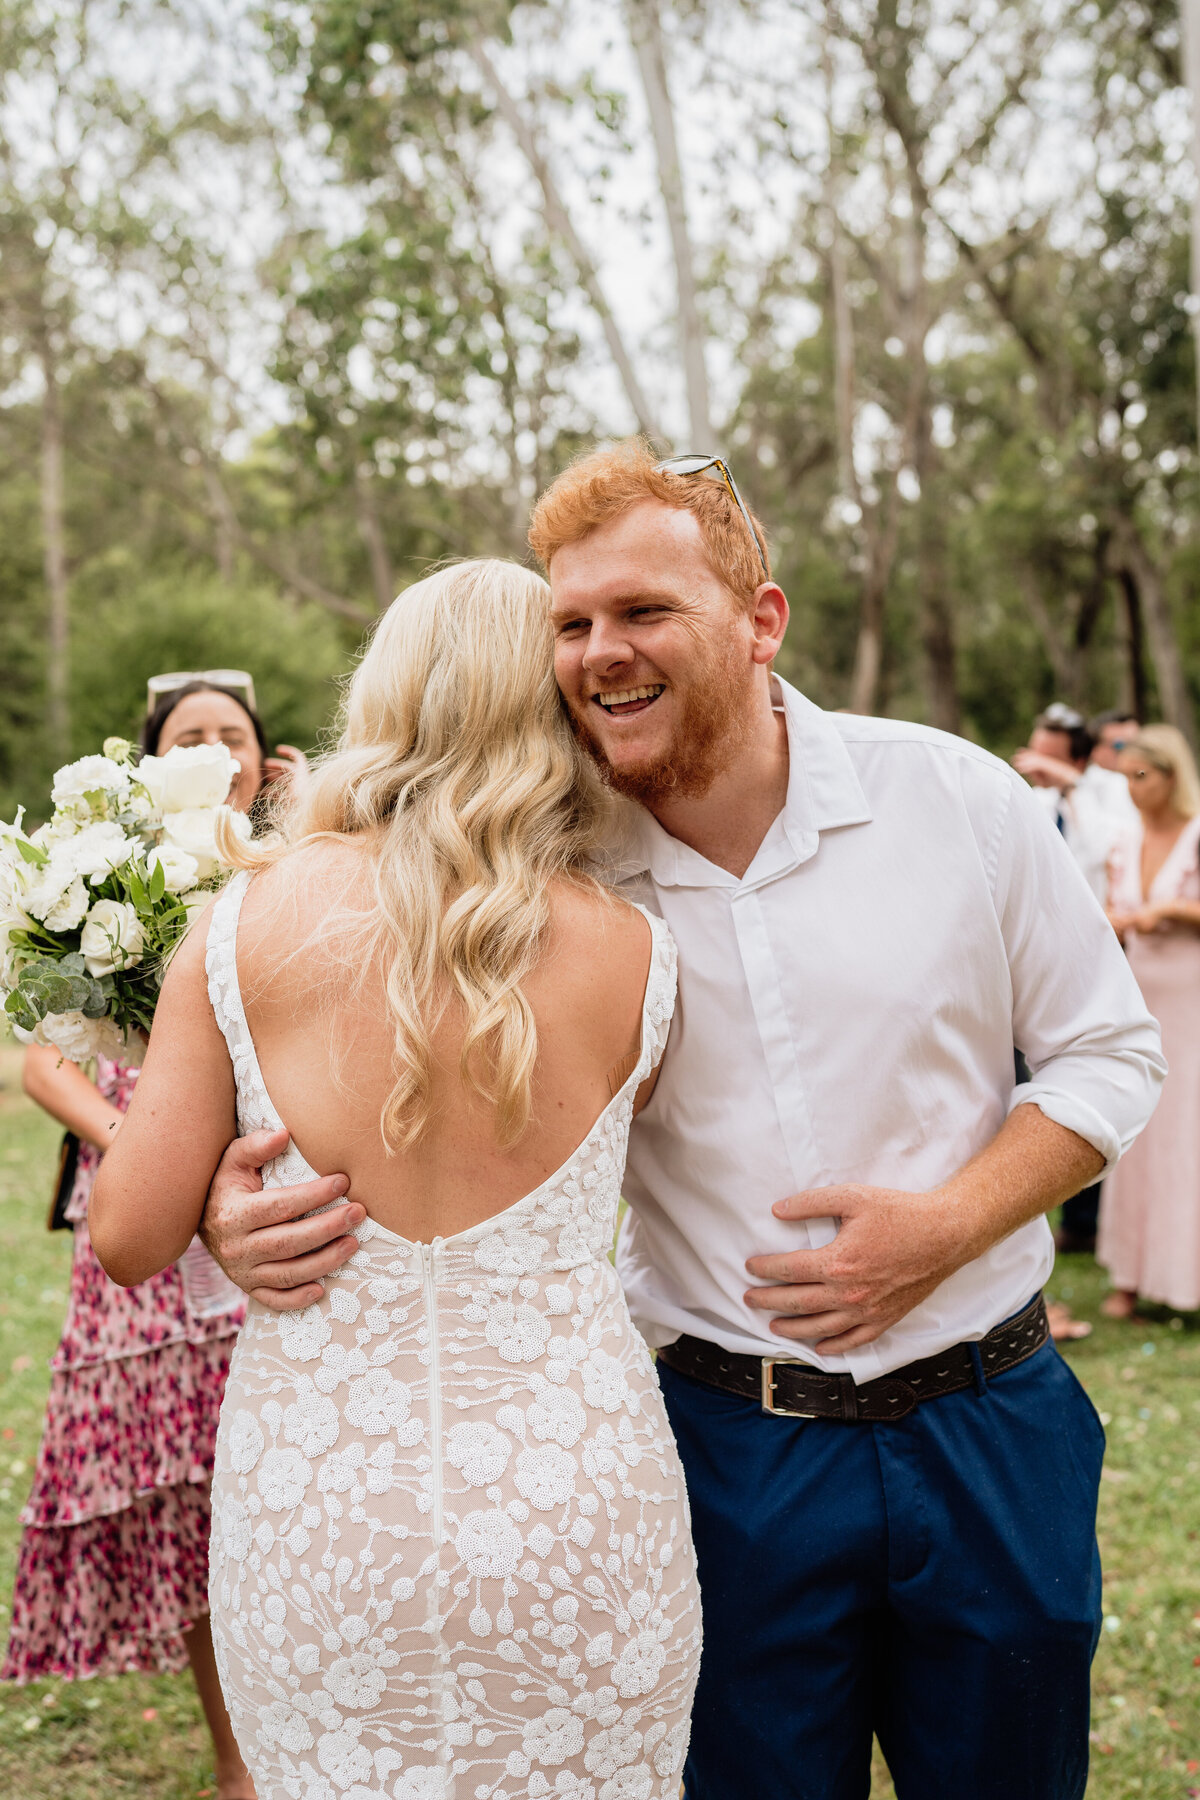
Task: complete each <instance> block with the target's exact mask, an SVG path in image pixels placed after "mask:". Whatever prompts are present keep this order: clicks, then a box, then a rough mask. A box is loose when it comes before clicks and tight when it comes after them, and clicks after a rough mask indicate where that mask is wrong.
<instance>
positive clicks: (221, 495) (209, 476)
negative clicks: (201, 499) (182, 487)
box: [204, 459, 237, 581]
mask: <svg viewBox="0 0 1200 1800" xmlns="http://www.w3.org/2000/svg"><path fill="white" fill-rule="evenodd" d="M204 486H205V489H206V490H207V493H208V504H209V506H210V508H211V509H212V519H213V534H214V538H215V542H214V544H213V555H214V559H215V561H216V565H217V573H218V574H219V575H220V577H221V580H222V581H232V580H233V576H234V570H235V567H236V560H237V559H236V540H237V526H236V521H235V519H234V517H233V508H232V507H231V505H230V504H229V495H228V494H227V493H226V492H225V489H224V487H223V485H222V483H221V481H220V479H219V477H218V475H217V472H216V470H215V469H214V468H213V466H212V464H211V463H210V462H209V461H208V460H207V459H206V460H205V463H204Z"/></svg>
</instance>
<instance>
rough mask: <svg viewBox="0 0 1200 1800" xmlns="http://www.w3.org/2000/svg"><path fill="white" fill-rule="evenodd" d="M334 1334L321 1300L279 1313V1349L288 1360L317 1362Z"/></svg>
mask: <svg viewBox="0 0 1200 1800" xmlns="http://www.w3.org/2000/svg"><path fill="white" fill-rule="evenodd" d="M332 1335H333V1333H332V1331H331V1329H330V1325H329V1320H328V1319H327V1318H326V1317H325V1309H324V1308H323V1307H322V1306H321V1304H320V1302H319V1301H318V1302H317V1303H316V1304H315V1305H313V1306H304V1307H301V1309H300V1311H299V1312H290V1313H280V1315H279V1349H280V1353H281V1355H282V1356H284V1357H285V1359H286V1360H287V1361H288V1362H315V1361H316V1359H317V1357H318V1356H320V1354H321V1352H322V1350H323V1349H324V1348H325V1346H326V1344H327V1343H328V1342H329V1340H330V1338H331V1336H332Z"/></svg>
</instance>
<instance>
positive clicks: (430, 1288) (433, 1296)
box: [421, 1238, 442, 1550]
mask: <svg viewBox="0 0 1200 1800" xmlns="http://www.w3.org/2000/svg"><path fill="white" fill-rule="evenodd" d="M438 1242H439V1240H438V1239H437V1238H434V1240H433V1242H432V1244H422V1245H421V1266H422V1270H423V1272H424V1277H425V1322H426V1326H427V1328H428V1331H429V1440H430V1442H429V1449H430V1454H431V1456H432V1457H433V1468H432V1470H431V1480H432V1484H433V1485H432V1489H431V1500H432V1511H433V1517H432V1525H433V1542H434V1546H435V1548H436V1549H438V1550H440V1549H441V1547H442V1379H441V1366H440V1362H439V1354H438V1315H437V1279H436V1273H435V1266H436V1258H437V1247H438Z"/></svg>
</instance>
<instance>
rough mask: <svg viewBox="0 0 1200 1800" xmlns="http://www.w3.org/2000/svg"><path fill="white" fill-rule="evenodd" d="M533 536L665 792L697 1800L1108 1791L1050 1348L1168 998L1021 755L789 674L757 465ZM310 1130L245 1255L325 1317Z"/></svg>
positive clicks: (247, 1203)
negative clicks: (1074, 1262) (866, 713)
mask: <svg viewBox="0 0 1200 1800" xmlns="http://www.w3.org/2000/svg"><path fill="white" fill-rule="evenodd" d="M530 541H531V544H532V545H533V548H534V550H535V552H536V553H537V555H538V556H539V558H540V559H541V560H542V562H543V564H544V565H545V567H546V569H547V572H548V574H549V578H550V583H551V589H552V596H553V600H552V624H553V631H554V646H555V650H554V654H555V667H556V672H557V676H558V682H559V686H560V688H561V690H562V695H563V701H564V704H565V706H566V708H567V710H568V713H569V715H570V717H571V720H572V722H573V724H574V727H575V730H576V731H577V732H578V734H579V736H580V738H581V739H582V741H583V742H584V743H585V744H586V745H587V746H588V748H589V750H590V751H591V753H592V755H593V756H594V757H595V758H596V760H597V762H598V764H599V765H600V767H601V768H602V769H603V770H604V772H605V775H606V777H607V779H608V781H609V782H610V784H611V785H612V787H613V788H614V789H616V790H617V791H618V792H619V793H620V794H623V795H624V796H626V798H627V800H628V802H629V804H628V806H627V807H626V809H625V813H626V819H625V823H626V826H627V830H626V832H625V836H624V841H623V842H622V843H621V845H619V846H614V859H615V872H616V874H617V876H618V878H620V879H621V880H622V881H623V882H625V883H626V884H627V888H626V891H627V892H629V893H630V895H631V897H634V898H637V899H640V900H642V901H644V902H645V903H646V904H648V905H649V906H651V907H652V908H654V909H655V910H657V911H658V912H659V913H661V914H662V916H663V917H664V918H665V919H666V920H667V922H668V923H669V925H670V926H671V929H672V931H673V933H674V935H675V938H676V941H677V943H678V946H679V954H680V989H679V1006H678V1010H677V1012H676V1015H675V1022H674V1025H673V1028H672V1034H671V1039H670V1043H669V1046H668V1049H667V1054H666V1058H665V1061H664V1064H663V1069H662V1073H661V1076H660V1079H659V1083H658V1087H657V1090H656V1092H655V1094H654V1097H653V1099H652V1100H651V1101H650V1103H649V1105H648V1106H647V1107H646V1108H645V1110H644V1111H643V1112H642V1114H641V1115H640V1116H639V1118H638V1120H637V1121H636V1122H635V1125H634V1128H633V1135H632V1140H631V1145H630V1153H629V1163H628V1172H627V1179H626V1193H627V1197H628V1199H629V1202H630V1207H631V1213H630V1217H629V1219H628V1220H627V1223H626V1228H625V1230H624V1231H623V1233H622V1237H621V1242H620V1245H619V1249H618V1262H619V1267H620V1269H621V1272H622V1275H623V1278H624V1281H625V1286H626V1292H627V1294H628V1298H629V1303H630V1307H631V1310H632V1312H633V1314H634V1317H635V1318H636V1319H637V1321H638V1323H639V1324H640V1325H641V1327H642V1329H643V1331H644V1333H645V1335H646V1337H647V1339H648V1341H649V1342H650V1343H651V1344H652V1345H653V1346H654V1347H655V1348H656V1349H657V1350H658V1353H659V1370H660V1377H661V1381H662V1387H663V1391H664V1394H665V1396H666V1400H667V1405H668V1409H669V1411H670V1415H671V1420H672V1424H673V1426H674V1429H675V1431H676V1434H677V1438H678V1442H679V1448H680V1451H681V1453H682V1456H683V1460H684V1466H685V1469H686V1472H687V1478H688V1488H689V1494H690V1498H691V1508H692V1519H693V1526H694V1531H695V1539H696V1549H697V1555H698V1559H699V1571H700V1580H701V1590H702V1596H703V1605H704V1632H705V1645H704V1657H703V1664H702V1668H701V1675H700V1686H699V1690H698V1692H697V1697H696V1706H695V1712H694V1717H693V1735H692V1749H691V1753H690V1757H689V1761H688V1766H687V1771H686V1789H687V1795H688V1800H747V1797H748V1796H751V1795H753V1796H756V1797H757V1796H760V1795H761V1796H764V1797H766V1796H770V1800H864V1797H865V1796H866V1795H867V1793H868V1791H869V1787H870V1761H871V1740H872V1735H873V1734H877V1735H878V1737H879V1739H880V1742H881V1744H882V1745H883V1749H884V1752H885V1754H886V1756H887V1759H888V1762H889V1766H890V1768H891V1771H892V1775H893V1779H894V1781H895V1784H896V1790H897V1793H898V1795H899V1796H900V1797H901V1800H967V1797H968V1796H969V1797H970V1800H1080V1796H1082V1794H1083V1791H1084V1787H1085V1784H1086V1779H1087V1738H1088V1707H1089V1668H1090V1661H1091V1657H1092V1654H1093V1651H1094V1649H1095V1645H1096V1640H1097V1634H1098V1627H1099V1616H1100V1615H1099V1609H1100V1580H1099V1563H1098V1557H1097V1552H1096V1544H1095V1505H1096V1495H1097V1489H1098V1482H1099V1474H1100V1462H1101V1456H1102V1453H1103V1432H1102V1431H1101V1429H1100V1425H1099V1423H1098V1421H1097V1418H1096V1415H1095V1412H1094V1410H1093V1409H1092V1407H1091V1405H1090V1403H1089V1402H1088V1400H1087V1398H1086V1396H1085V1395H1084V1393H1083V1390H1082V1389H1081V1388H1080V1386H1079V1384H1078V1382H1077V1381H1076V1380H1075V1378H1074V1376H1073V1375H1072V1374H1071V1372H1070V1370H1069V1369H1068V1367H1067V1365H1066V1364H1065V1363H1064V1362H1063V1361H1062V1360H1061V1358H1060V1357H1059V1355H1058V1353H1057V1351H1056V1350H1055V1348H1054V1346H1053V1344H1052V1343H1050V1341H1049V1338H1048V1333H1047V1328H1046V1319H1045V1309H1044V1306H1043V1304H1042V1300H1041V1295H1040V1289H1041V1285H1042V1283H1043V1281H1044V1280H1045V1278H1046V1276H1047V1274H1048V1273H1049V1270H1050V1267H1051V1264H1052V1260H1053V1249H1052V1243H1051V1238H1050V1232H1049V1228H1048V1226H1047V1224H1046V1220H1045V1216H1044V1215H1045V1214H1046V1212H1047V1211H1048V1210H1049V1209H1050V1208H1052V1207H1054V1206H1056V1205H1058V1204H1059V1203H1060V1202H1061V1201H1062V1200H1064V1199H1065V1198H1066V1197H1067V1196H1068V1195H1070V1194H1072V1193H1074V1192H1076V1191H1077V1190H1078V1189H1080V1188H1082V1187H1084V1186H1085V1185H1086V1184H1087V1183H1088V1182H1091V1181H1094V1180H1095V1179H1096V1178H1097V1177H1098V1176H1099V1175H1100V1174H1101V1172H1102V1171H1103V1170H1104V1169H1106V1168H1110V1167H1111V1166H1112V1165H1113V1163H1114V1162H1115V1161H1116V1160H1117V1158H1118V1157H1119V1156H1120V1154H1121V1153H1122V1151H1123V1150H1124V1149H1125V1148H1127V1146H1128V1145H1129V1144H1130V1143H1131V1142H1132V1140H1133V1139H1134V1138H1135V1137H1136V1135H1137V1133H1138V1132H1139V1131H1140V1130H1141V1128H1142V1127H1143V1125H1144V1124H1145V1122H1146V1119H1147V1118H1148V1117H1149V1115H1150V1112H1151V1111H1152V1109H1153V1106H1154V1103H1155V1100H1156V1098H1157V1093H1158V1088H1159V1084H1160V1082H1161V1080H1162V1076H1163V1072H1164V1065H1163V1061H1162V1056H1161V1052H1160V1048H1159V1041H1158V1033H1157V1030H1156V1027H1155V1025H1154V1022H1153V1020H1152V1019H1151V1018H1150V1017H1149V1015H1148V1014H1147V1012H1146V1009H1145V1006H1144V1005H1143V1003H1142V1000H1141V997H1140V995H1139V993H1138V990H1137V987H1136V985H1135V983H1134V982H1133V980H1132V977H1131V976H1130V974H1129V972H1128V969H1127V967H1126V965H1125V961H1124V957H1123V956H1122V954H1121V951H1120V948H1119V946H1118V944H1117V942H1116V940H1115V938H1114V937H1113V934H1112V932H1111V931H1110V929H1109V928H1108V926H1107V923H1106V921H1105V919H1104V916H1103V914H1102V912H1101V911H1100V908H1099V907H1098V906H1097V904H1096V902H1095V901H1094V899H1093V898H1092V896H1091V895H1090V893H1089V892H1088V889H1087V886H1086V883H1085V882H1084V880H1083V878H1082V876H1081V875H1080V873H1079V871H1078V869H1077V868H1076V867H1075V864H1074V862H1073V861H1072V859H1071V857H1070V855H1069V853H1068V852H1067V850H1066V849H1065V846H1064V845H1063V842H1062V839H1061V837H1060V835H1059V834H1058V833H1057V832H1056V831H1055V830H1054V826H1053V823H1052V822H1051V821H1049V820H1047V819H1046V817H1045V816H1044V813H1043V811H1042V809H1041V808H1040V807H1039V806H1038V805H1037V803H1036V801H1035V800H1034V799H1033V797H1032V796H1031V794H1030V793H1029V791H1028V789H1027V788H1026V787H1025V784H1024V783H1023V782H1022V781H1021V780H1020V779H1019V777H1018V776H1017V775H1015V774H1014V773H1013V771H1012V770H1010V769H1008V768H1007V767H1006V766H1005V765H1004V764H1002V763H1000V762H998V761H997V760H996V759H995V758H993V757H991V756H989V755H987V754H986V753H985V752H983V751H981V750H979V749H978V748H976V747H975V746H974V745H972V744H969V743H967V742H965V741H963V740H962V739H959V738H954V737H949V736H947V735H945V734H943V733H940V732H936V731H932V730H927V729H925V728H923V727H921V726H915V725H908V724H902V723H898V722H897V721H894V720H891V719H861V718H851V717H846V716H843V715H834V714H827V713H823V712H821V711H820V710H819V709H818V708H817V707H816V706H814V705H813V704H812V703H811V702H810V701H809V700H807V699H805V698H804V696H803V695H801V694H800V693H798V692H797V691H796V690H795V689H794V688H792V687H790V686H789V685H788V684H787V683H786V682H785V681H783V680H781V679H780V678H779V677H778V675H776V674H775V673H774V670H773V664H774V660H775V657H776V655H777V653H778V650H779V647H780V645H781V643H782V641H783V635H784V631H785V628H786V625H787V618H788V607H787V601H786V599H785V597H784V595H783V593H782V591H781V590H780V588H779V586H778V585H777V584H776V583H775V582H774V581H773V580H772V578H771V573H770V565H769V559H768V554H767V546H766V540H765V537H764V534H763V532H762V529H761V527H760V526H759V525H758V523H757V521H755V520H754V519H753V518H752V516H751V515H750V514H749V512H748V511H747V509H746V508H745V506H744V504H743V502H742V500H741V497H740V495H739V494H738V492H737V488H736V486H735V484H734V481H733V477H732V475H731V474H730V472H729V470H728V467H727V465H726V464H725V463H724V462H723V461H722V460H720V459H717V458H708V457H692V458H680V459H673V460H672V461H670V462H668V463H665V464H663V463H659V462H658V461H656V459H655V458H654V457H653V456H652V454H651V453H650V452H649V450H648V449H647V447H646V446H644V445H642V444H633V445H627V446H619V447H617V448H614V449H608V450H601V451H597V452H596V453H594V454H593V455H591V456H588V457H585V458H584V459H582V460H581V461H580V462H579V463H577V464H575V465H574V466H573V467H572V468H570V469H568V470H567V471H566V472H565V473H564V474H563V475H562V476H560V478H559V479H558V481H556V482H555V483H554V485H553V486H552V487H551V488H550V490H549V491H548V493H547V494H545V495H544V496H543V498H542V500H541V501H540V502H539V503H538V506H537V507H536V509H535V512H534V515H533V522H532V529H531V533H530ZM580 954H581V955H584V954H586V946H582V945H581V946H580ZM1014 1044H1016V1045H1017V1046H1018V1047H1019V1048H1020V1049H1021V1050H1022V1051H1023V1053H1024V1055H1025V1058H1026V1060H1027V1063H1028V1066H1029V1068H1030V1069H1031V1071H1032V1075H1031V1077H1030V1079H1029V1080H1028V1081H1027V1082H1025V1083H1023V1084H1022V1085H1020V1086H1017V1087H1014V1082H1013V1046H1014ZM279 1147H280V1146H279V1143H278V1141H277V1140H276V1139H275V1138H269V1137H267V1136H266V1135H265V1134H258V1136H257V1137H252V1138H249V1139H246V1140H243V1141H242V1142H241V1143H240V1144H239V1145H237V1146H234V1147H232V1149H231V1151H230V1152H229V1153H227V1157H226V1162H225V1163H224V1164H223V1165H222V1171H221V1172H220V1173H219V1174H218V1177H217V1180H216V1182H215V1183H214V1190H213V1200H212V1202H211V1205H212V1207H213V1220H212V1223H211V1224H210V1228H209V1242H210V1244H211V1245H212V1246H213V1248H214V1249H215V1250H217V1251H218V1252H219V1253H220V1256H221V1260H222V1261H223V1262H224V1263H225V1265H226V1267H227V1268H228V1269H229V1270H230V1273H231V1274H233V1275H234V1277H235V1279H237V1280H239V1281H240V1283H241V1284H242V1285H243V1286H245V1287H247V1288H248V1289H250V1290H251V1291H255V1292H257V1293H258V1294H259V1295H260V1297H262V1298H264V1299H266V1300H267V1301H268V1303H270V1304H275V1305H287V1304H304V1303H306V1302H311V1301H312V1300H314V1299H316V1298H319V1294H320V1289H319V1286H318V1285H316V1284H317V1283H318V1282H319V1279H320V1277H321V1276H322V1275H323V1274H325V1273H327V1272H329V1271H330V1270H331V1269H332V1268H334V1267H336V1266H338V1264H340V1262H341V1261H342V1260H344V1258H345V1256H346V1255H347V1254H349V1253H350V1252H351V1251H352V1249H353V1247H354V1240H353V1239H346V1238H344V1237H341V1236H340V1235H339V1234H341V1233H344V1232H345V1231H346V1230H347V1229H348V1228H349V1227H350V1225H351V1224H352V1223H353V1222H354V1221H355V1220H356V1219H357V1218H359V1217H360V1216H361V1209H360V1208H356V1207H351V1206H349V1205H345V1206H341V1207H334V1209H333V1210H332V1211H331V1212H329V1213H328V1214H326V1215H324V1216H323V1217H321V1218H319V1219H309V1220H305V1221H303V1222H302V1223H299V1224H289V1223H279V1222H278V1221H280V1220H283V1219H284V1218H285V1217H286V1218H288V1219H295V1217H296V1216H297V1214H298V1213H299V1212H300V1211H301V1210H303V1209H304V1208H305V1207H312V1206H314V1205H319V1204H323V1203H325V1202H328V1201H331V1200H334V1199H336V1198H337V1197H338V1195H339V1194H340V1193H341V1192H344V1184H339V1182H338V1181H337V1180H336V1179H329V1180H327V1181H325V1182H321V1183H315V1184H310V1185H309V1186H308V1187H306V1188H303V1189H294V1190H287V1189H276V1190H274V1192H273V1193H272V1194H271V1195H270V1196H269V1197H263V1199H264V1200H266V1201H267V1204H266V1205H264V1204H262V1201H261V1200H260V1199H259V1197H257V1196H255V1195H254V1194H253V1193H252V1192H251V1191H250V1190H252V1189H253V1188H254V1186H255V1184H256V1179H257V1177H256V1172H255V1171H256V1168H257V1163H258V1162H260V1161H262V1160H264V1159H265V1157H267V1156H270V1155H273V1154H276V1153H277V1152H278V1150H279ZM285 1209H286V1212H285ZM330 1240H334V1241H330ZM297 1257H298V1260H288V1259H294V1258H297ZM298 1283H300V1284H306V1285H299V1286H298V1285H297V1284H298ZM289 1288H290V1289H291V1293H290V1296H289V1295H288V1294H286V1293H281V1292H280V1291H279V1290H281V1289H289ZM618 1478H619V1477H618ZM613 1547H614V1548H615V1547H616V1546H613ZM638 1693H639V1695H641V1696H642V1697H641V1698H639V1699H638V1700H637V1706H636V1707H635V1708H633V1709H632V1710H631V1709H630V1708H629V1707H628V1706H626V1707H625V1709H624V1712H623V1715H622V1726H621V1728H622V1729H626V1727H628V1728H629V1729H630V1730H633V1731H637V1730H639V1729H640V1728H641V1723H640V1722H641V1721H645V1720H648V1719H651V1718H652V1717H653V1694H652V1692H651V1693H646V1694H643V1693H642V1690H641V1689H639V1690H638ZM614 1696H615V1697H614V1708H617V1707H618V1702H619V1701H620V1700H621V1699H622V1698H624V1699H625V1700H628V1698H629V1696H628V1695H626V1694H625V1690H624V1689H620V1690H619V1691H618V1690H617V1689H614ZM618 1710H619V1708H618ZM635 1714H636V1716H635ZM550 1779H552V1777H551V1776H547V1777H546V1778H545V1779H544V1780H543V1778H542V1777H541V1776H540V1775H539V1776H538V1780H539V1781H540V1782H541V1785H540V1786H537V1787H535V1786H534V1785H533V1782H532V1778H531V1782H530V1785H529V1787H528V1789H527V1790H526V1789H525V1788H524V1787H522V1790H521V1791H522V1794H524V1793H526V1791H527V1792H528V1794H530V1795H533V1794H534V1793H543V1792H544V1793H548V1792H549V1791H550V1789H549V1786H548V1782H549V1780H550ZM610 1788H611V1790H612V1795H611V1797H610V1794H609V1789H610ZM626 1791H627V1790H626V1788H624V1787H621V1786H620V1778H619V1775H618V1776H614V1777H613V1778H612V1780H611V1781H607V1782H605V1783H604V1785H603V1789H602V1794H603V1800H616V1797H617V1796H618V1794H620V1795H623V1794H625V1793H626ZM628 1792H629V1794H630V1795H632V1792H633V1790H632V1788H630V1789H628ZM642 1792H643V1790H642V1789H639V1790H638V1794H639V1796H641V1795H642ZM646 1800H649V1796H648V1795H647V1797H646Z"/></svg>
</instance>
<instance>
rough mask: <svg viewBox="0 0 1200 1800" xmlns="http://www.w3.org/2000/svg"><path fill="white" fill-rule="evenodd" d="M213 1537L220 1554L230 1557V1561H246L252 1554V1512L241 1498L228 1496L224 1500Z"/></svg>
mask: <svg viewBox="0 0 1200 1800" xmlns="http://www.w3.org/2000/svg"><path fill="white" fill-rule="evenodd" d="M213 1539H214V1547H215V1548H216V1551H217V1553H218V1555H221V1556H226V1557H228V1558H229V1560H230V1562H235V1563H240V1562H245V1560H246V1558H247V1557H248V1556H249V1554H250V1544H251V1542H252V1538H251V1532H250V1514H249V1513H248V1512H247V1511H246V1508H245V1507H244V1506H243V1505H242V1502H241V1501H240V1500H237V1499H234V1498H233V1497H232V1496H227V1497H226V1498H225V1500H224V1501H223V1502H222V1504H221V1509H220V1511H219V1512H218V1513H217V1516H216V1528H215V1530H214V1532H213Z"/></svg>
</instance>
